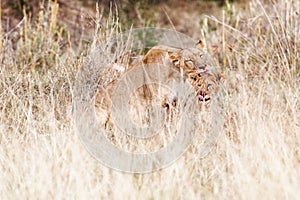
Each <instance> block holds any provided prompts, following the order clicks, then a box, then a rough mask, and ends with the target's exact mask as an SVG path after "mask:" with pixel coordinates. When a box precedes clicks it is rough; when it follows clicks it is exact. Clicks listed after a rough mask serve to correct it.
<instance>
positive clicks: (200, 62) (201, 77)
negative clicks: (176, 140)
mask: <svg viewBox="0 0 300 200" xmlns="http://www.w3.org/2000/svg"><path fill="white" fill-rule="evenodd" d="M126 57H128V55H126ZM123 60H126V62H116V63H114V64H113V65H112V67H111V68H110V69H109V70H111V72H113V74H117V76H116V78H115V79H114V80H112V81H111V82H109V83H108V84H105V85H103V84H101V83H100V84H99V85H100V87H99V90H98V92H97V95H96V107H98V108H102V109H104V110H106V111H108V113H107V119H108V120H109V109H110V96H111V94H112V92H113V91H114V88H115V86H116V84H117V83H118V78H120V77H121V76H122V75H123V74H125V73H127V72H128V71H129V70H132V69H134V68H136V67H139V66H141V65H145V64H153V63H159V64H161V65H160V66H162V67H163V66H166V65H167V66H168V67H172V68H175V69H176V70H179V72H181V73H182V74H183V76H184V77H185V78H186V79H188V80H189V81H190V83H191V85H192V86H193V87H194V89H195V96H196V98H198V100H199V101H200V102H201V101H203V102H205V101H209V100H210V98H211V97H210V92H211V91H212V88H213V86H215V85H216V84H217V82H218V81H219V80H220V78H221V76H220V75H218V74H214V73H215V72H213V71H212V69H213V67H214V66H213V62H212V61H211V60H210V57H209V56H208V54H207V52H206V51H205V50H204V49H203V47H202V46H201V43H200V42H198V43H197V44H196V46H195V47H192V48H185V49H181V48H174V47H169V46H161V45H160V46H154V47H153V48H151V49H150V50H149V51H148V53H147V54H146V55H145V56H144V57H142V58H141V59H136V60H135V61H134V62H133V64H131V63H130V62H129V59H123ZM108 78H110V77H108ZM155 93H156V94H157V93H160V95H154V94H155ZM158 96H160V97H159V98H158V99H160V100H158V99H157V97H158ZM154 97H156V100H155V101H156V102H157V101H161V106H162V107H163V108H166V109H167V110H169V109H170V107H174V106H176V97H174V96H173V97H167V93H166V91H165V90H164V89H160V90H159V89H158V88H157V87H154V86H147V85H144V86H142V87H141V88H138V89H137V92H136V94H135V96H134V97H133V100H131V101H130V103H131V104H135V105H134V106H135V111H136V112H142V113H144V114H145V113H147V110H148V105H149V103H150V102H151V101H153V100H154ZM141 100H142V101H141ZM137 101H139V103H137ZM138 104H139V105H138ZM143 110H144V112H143ZM107 119H106V122H107ZM142 121H143V122H142V123H146V122H145V121H147V119H145V120H142ZM148 121H149V120H148ZM106 122H105V123H106Z"/></svg>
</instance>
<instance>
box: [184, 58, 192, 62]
mask: <svg viewBox="0 0 300 200" xmlns="http://www.w3.org/2000/svg"><path fill="white" fill-rule="evenodd" d="M185 62H194V61H193V60H192V59H190V58H189V59H186V60H185Z"/></svg>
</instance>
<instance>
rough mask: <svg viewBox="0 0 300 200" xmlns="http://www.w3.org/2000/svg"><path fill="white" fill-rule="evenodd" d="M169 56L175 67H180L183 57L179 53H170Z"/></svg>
mask: <svg viewBox="0 0 300 200" xmlns="http://www.w3.org/2000/svg"><path fill="white" fill-rule="evenodd" d="M168 56H169V58H170V59H171V61H172V63H174V65H175V66H179V64H180V59H181V57H180V55H179V54H178V53H177V52H176V53H174V52H170V51H168Z"/></svg>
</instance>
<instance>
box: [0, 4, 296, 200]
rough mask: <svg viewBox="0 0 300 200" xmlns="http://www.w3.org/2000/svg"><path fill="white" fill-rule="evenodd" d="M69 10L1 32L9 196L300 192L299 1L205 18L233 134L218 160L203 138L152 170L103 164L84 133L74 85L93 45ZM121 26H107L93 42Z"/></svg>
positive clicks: (226, 136)
mask: <svg viewBox="0 0 300 200" xmlns="http://www.w3.org/2000/svg"><path fill="white" fill-rule="evenodd" d="M58 12H59V8H58V6H57V4H56V3H49V4H47V5H45V9H43V10H41V11H40V14H39V17H38V19H37V20H36V21H31V20H30V19H29V18H28V17H27V16H26V15H25V17H24V19H23V20H22V21H21V23H20V24H19V25H18V26H17V27H16V28H15V29H14V30H13V31H12V32H7V33H5V32H0V33H1V44H2V48H1V50H0V61H1V68H0V70H1V71H0V91H1V92H0V94H1V95H0V133H1V134H0V144H1V145H0V161H1V162H0V172H1V173H0V174H1V175H0V176H1V178H0V180H1V182H0V183H1V184H0V197H1V199H16V198H20V197H21V198H25V199H29V198H30V199H45V198H47V199H49V198H52V199H54V198H58V199H62V198H68V199H69V198H70V199H79V198H82V199H83V198H84V199H86V198H93V199H96V198H97V199H99V198H114V199H121V198H122V199H132V198H133V199H165V198H167V199H171V198H174V199H199V198H205V199H256V198H263V199H297V198H298V197H299V195H300V192H299V191H300V170H299V168H300V144H299V143H300V114H299V111H300V84H299V82H300V80H299V75H300V55H299V52H300V21H299V19H300V18H299V13H300V2H299V1H289V0H278V1H266V2H265V3H261V2H260V1H258V0H257V1H253V2H251V3H250V4H249V5H248V7H247V9H245V10H238V9H236V8H235V7H233V6H227V8H226V9H225V10H224V13H223V18H222V19H215V18H214V17H210V16H207V17H206V19H204V22H203V26H202V27H201V28H202V32H203V35H205V36H206V40H207V43H208V44H215V45H216V46H215V49H216V50H215V54H214V56H215V58H216V59H217V60H219V62H220V64H221V66H222V68H223V73H224V74H225V75H226V77H227V80H226V84H225V86H226V88H225V89H226V100H225V105H226V107H225V109H226V121H225V125H224V129H223V130H220V132H221V136H220V138H219V141H218V145H217V147H216V149H215V150H214V151H213V152H212V153H211V154H210V155H209V156H207V157H205V158H204V159H199V155H198V154H197V152H198V150H199V148H200V145H199V144H198V143H197V141H195V142H194V144H193V146H192V147H191V148H190V149H189V151H188V152H187V153H186V154H184V156H183V157H182V158H180V159H179V160H178V161H177V162H176V163H174V164H173V165H172V166H170V167H168V168H166V169H163V170H161V171H158V172H155V173H150V174H125V173H120V172H117V171H114V170H112V169H108V168H106V167H104V166H102V165H101V164H100V163H98V162H97V161H96V160H95V159H94V158H92V157H91V156H90V155H89V154H88V153H87V152H86V151H85V149H84V148H83V147H82V145H81V143H80V141H79V139H78V137H77V135H76V134H75V133H74V124H73V121H72V92H71V91H72V88H73V83H74V79H75V74H76V72H77V70H78V68H79V66H80V65H81V62H82V60H83V57H84V55H86V53H87V52H89V51H90V49H80V50H75V48H74V47H73V46H72V44H71V42H70V39H69V35H68V31H67V29H66V27H64V26H63V25H61V24H60V23H59V22H58V21H57V18H56V17H57V13H58ZM99 18H100V15H99ZM96 22H97V23H100V22H99V21H97V20H96ZM111 23H112V22H111V21H108V23H107V24H108V26H107V28H105V27H104V28H103V26H100V25H99V24H98V25H99V26H97V27H98V29H97V31H96V33H97V35H95V41H94V45H96V44H100V45H101V40H104V39H103V38H106V35H107V33H109V31H110V29H109V27H112V26H109V25H111ZM187 23H188V22H187ZM115 24H116V23H115ZM99 38H100V39H99ZM96 40H100V42H99V41H96ZM103 42H104V41H103Z"/></svg>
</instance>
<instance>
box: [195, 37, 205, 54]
mask: <svg viewBox="0 0 300 200" xmlns="http://www.w3.org/2000/svg"><path fill="white" fill-rule="evenodd" d="M195 45H196V47H197V48H199V49H202V50H204V51H206V50H207V47H206V42H205V41H204V40H201V39H200V40H198V41H197V43H196V44H195Z"/></svg>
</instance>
